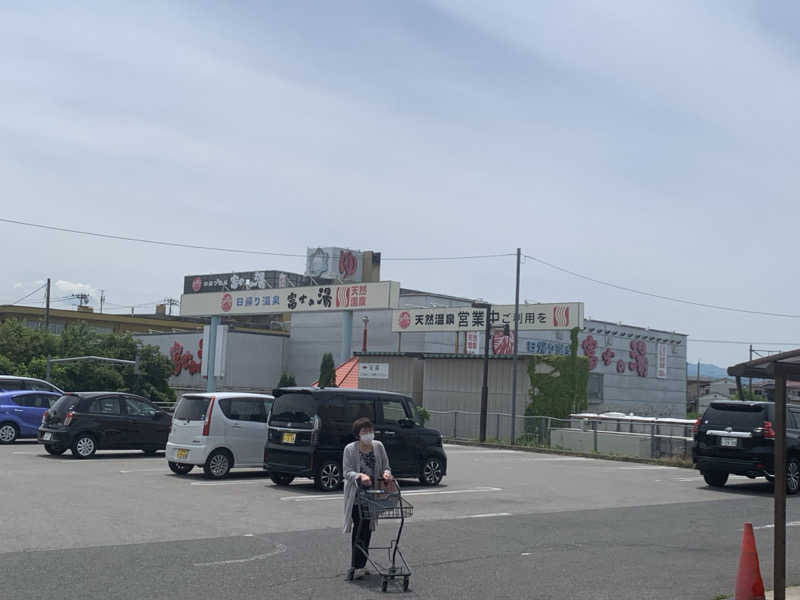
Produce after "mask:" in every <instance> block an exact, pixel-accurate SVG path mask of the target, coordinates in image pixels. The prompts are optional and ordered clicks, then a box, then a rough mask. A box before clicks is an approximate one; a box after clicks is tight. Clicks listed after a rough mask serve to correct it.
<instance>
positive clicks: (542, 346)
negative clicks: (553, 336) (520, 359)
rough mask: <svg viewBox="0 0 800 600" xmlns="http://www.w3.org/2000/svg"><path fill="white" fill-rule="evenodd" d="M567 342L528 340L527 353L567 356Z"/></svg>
mask: <svg viewBox="0 0 800 600" xmlns="http://www.w3.org/2000/svg"><path fill="white" fill-rule="evenodd" d="M569 348H570V346H569V344H566V343H564V342H551V341H550V340H528V346H527V349H528V354H543V355H546V356H554V355H555V356H569Z"/></svg>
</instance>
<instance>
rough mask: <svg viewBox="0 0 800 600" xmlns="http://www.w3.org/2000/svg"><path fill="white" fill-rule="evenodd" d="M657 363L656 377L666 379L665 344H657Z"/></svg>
mask: <svg viewBox="0 0 800 600" xmlns="http://www.w3.org/2000/svg"><path fill="white" fill-rule="evenodd" d="M657 361H658V363H657V365H656V377H658V378H659V379H666V378H667V345H666V344H658V354H657Z"/></svg>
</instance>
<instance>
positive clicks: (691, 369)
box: [686, 363, 728, 379]
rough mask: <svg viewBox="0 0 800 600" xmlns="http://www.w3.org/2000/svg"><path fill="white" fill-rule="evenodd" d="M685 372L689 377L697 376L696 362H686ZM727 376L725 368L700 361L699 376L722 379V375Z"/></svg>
mask: <svg viewBox="0 0 800 600" xmlns="http://www.w3.org/2000/svg"><path fill="white" fill-rule="evenodd" d="M686 374H687V375H688V376H689V377H697V363H694V364H692V363H686ZM727 376H728V371H727V369H724V368H722V367H718V366H717V365H709V364H705V363H700V377H708V378H709V379H722V378H723V377H727Z"/></svg>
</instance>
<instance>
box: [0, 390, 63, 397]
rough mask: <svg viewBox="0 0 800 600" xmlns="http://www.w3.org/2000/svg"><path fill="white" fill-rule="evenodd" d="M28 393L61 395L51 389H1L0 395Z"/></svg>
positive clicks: (23, 394) (24, 394)
mask: <svg viewBox="0 0 800 600" xmlns="http://www.w3.org/2000/svg"><path fill="white" fill-rule="evenodd" d="M28 394H53V395H54V396H60V395H61V394H60V393H59V392H51V391H49V390H8V391H3V390H0V396H26V395H28Z"/></svg>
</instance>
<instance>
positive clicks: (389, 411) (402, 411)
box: [381, 398, 408, 424]
mask: <svg viewBox="0 0 800 600" xmlns="http://www.w3.org/2000/svg"><path fill="white" fill-rule="evenodd" d="M381 404H383V422H384V423H391V424H398V423H399V422H400V421H401V420H403V419H408V414H407V413H406V407H405V405H404V404H403V401H402V400H400V398H392V399H389V398H383V399H381Z"/></svg>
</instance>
